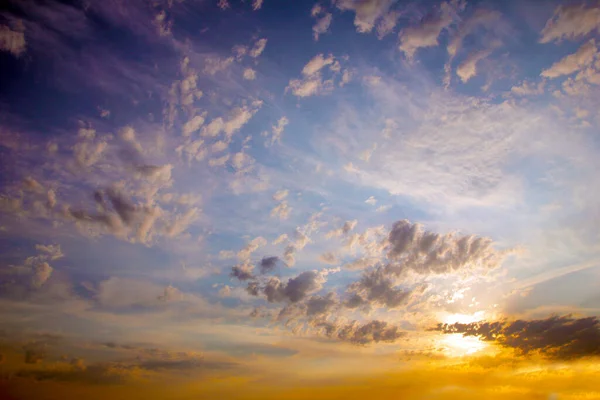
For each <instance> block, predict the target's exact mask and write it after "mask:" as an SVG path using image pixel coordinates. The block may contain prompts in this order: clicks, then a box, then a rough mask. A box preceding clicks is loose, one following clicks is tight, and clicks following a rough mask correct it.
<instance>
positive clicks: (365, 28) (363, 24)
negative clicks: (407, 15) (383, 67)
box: [335, 0, 398, 37]
mask: <svg viewBox="0 0 600 400" xmlns="http://www.w3.org/2000/svg"><path fill="white" fill-rule="evenodd" d="M393 3H394V1H393V0H336V1H335V5H336V7H337V8H339V9H340V10H342V11H353V12H354V13H355V17H354V26H355V27H356V31H357V32H360V33H368V32H371V31H372V30H373V28H374V27H375V25H376V24H378V23H379V26H378V28H377V30H378V33H379V35H380V37H383V36H385V35H386V34H387V33H389V32H391V31H392V29H394V26H395V25H396V20H397V18H398V17H397V13H394V12H390V13H388V11H389V10H390V7H391V6H392V4H393Z"/></svg>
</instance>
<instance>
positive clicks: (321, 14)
mask: <svg viewBox="0 0 600 400" xmlns="http://www.w3.org/2000/svg"><path fill="white" fill-rule="evenodd" d="M310 15H311V17H313V18H315V19H316V22H315V24H314V25H313V27H312V31H313V38H314V39H315V41H317V40H319V37H320V36H321V35H322V34H324V33H327V31H328V30H329V26H330V25H331V20H332V19H333V15H332V14H331V13H329V12H327V11H326V10H325V9H324V8H323V6H321V5H320V4H319V3H317V4H315V5H314V6H313V8H312V9H311V11H310Z"/></svg>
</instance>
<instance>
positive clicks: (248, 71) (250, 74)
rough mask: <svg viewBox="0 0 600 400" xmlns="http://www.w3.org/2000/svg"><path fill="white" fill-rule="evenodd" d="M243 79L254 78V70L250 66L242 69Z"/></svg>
mask: <svg viewBox="0 0 600 400" xmlns="http://www.w3.org/2000/svg"><path fill="white" fill-rule="evenodd" d="M244 79H246V80H248V81H253V80H255V79H256V71H255V70H253V69H252V68H246V69H245V70H244Z"/></svg>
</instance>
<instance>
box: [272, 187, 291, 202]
mask: <svg viewBox="0 0 600 400" xmlns="http://www.w3.org/2000/svg"><path fill="white" fill-rule="evenodd" d="M289 193H290V192H289V190H287V189H282V190H278V191H277V192H275V194H273V196H272V197H273V200H275V201H282V200H283V199H285V198H286V197H287V196H288V194H289Z"/></svg>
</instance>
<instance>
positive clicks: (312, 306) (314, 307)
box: [306, 292, 339, 317]
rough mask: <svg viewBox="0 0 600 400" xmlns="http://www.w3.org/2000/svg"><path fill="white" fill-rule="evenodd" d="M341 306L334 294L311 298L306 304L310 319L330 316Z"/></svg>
mask: <svg viewBox="0 0 600 400" xmlns="http://www.w3.org/2000/svg"><path fill="white" fill-rule="evenodd" d="M338 304H339V302H338V300H337V296H336V294H335V293H334V292H329V293H327V295H326V296H311V297H310V298H309V299H308V301H307V302H306V315H308V316H309V317H313V316H320V315H329V314H330V313H331V312H332V311H333V310H334V308H335V307H336V306H337V305H338Z"/></svg>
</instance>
